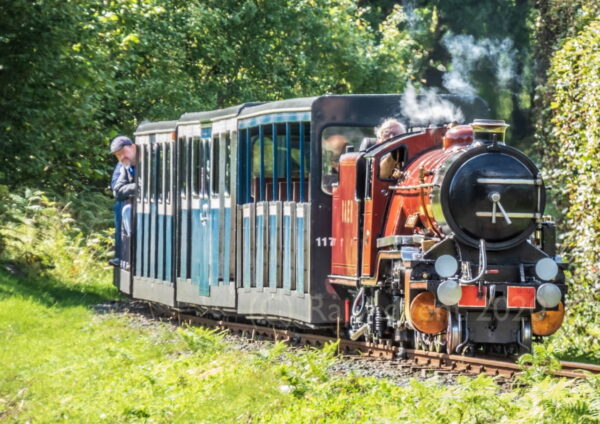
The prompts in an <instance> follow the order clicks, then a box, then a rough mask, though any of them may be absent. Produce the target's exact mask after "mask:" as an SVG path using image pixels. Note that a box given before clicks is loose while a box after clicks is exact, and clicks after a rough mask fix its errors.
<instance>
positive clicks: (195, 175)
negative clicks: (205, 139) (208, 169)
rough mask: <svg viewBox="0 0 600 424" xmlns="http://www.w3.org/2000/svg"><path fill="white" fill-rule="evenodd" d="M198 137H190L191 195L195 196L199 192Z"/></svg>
mask: <svg viewBox="0 0 600 424" xmlns="http://www.w3.org/2000/svg"><path fill="white" fill-rule="evenodd" d="M200 143H201V141H200V137H194V138H192V197H193V198H197V197H198V196H199V194H200V169H201V167H202V160H201V159H200Z"/></svg>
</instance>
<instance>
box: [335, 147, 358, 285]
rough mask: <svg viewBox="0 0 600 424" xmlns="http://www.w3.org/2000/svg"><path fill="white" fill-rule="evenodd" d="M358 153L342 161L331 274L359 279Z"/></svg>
mask: <svg viewBox="0 0 600 424" xmlns="http://www.w3.org/2000/svg"><path fill="white" fill-rule="evenodd" d="M359 158H360V154H359V153H349V154H346V155H344V156H342V158H341V159H340V175H339V185H338V187H337V188H335V189H334V190H333V204H332V217H333V219H332V237H333V240H335V242H334V243H333V246H332V248H331V273H332V274H334V275H346V276H349V277H358V234H359V227H358V222H359V219H358V218H359V213H360V201H359V200H358V199H356V183H357V181H356V178H357V175H356V161H357V160H358V159H359Z"/></svg>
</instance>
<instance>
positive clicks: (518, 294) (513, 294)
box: [506, 286, 535, 309]
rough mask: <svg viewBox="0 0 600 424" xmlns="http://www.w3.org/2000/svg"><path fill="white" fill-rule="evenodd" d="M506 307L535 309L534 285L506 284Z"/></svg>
mask: <svg viewBox="0 0 600 424" xmlns="http://www.w3.org/2000/svg"><path fill="white" fill-rule="evenodd" d="M506 298H507V300H506V307H507V308H529V309H535V287H519V286H508V288H507V295H506Z"/></svg>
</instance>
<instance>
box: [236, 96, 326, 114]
mask: <svg viewBox="0 0 600 424" xmlns="http://www.w3.org/2000/svg"><path fill="white" fill-rule="evenodd" d="M316 99H318V97H300V98H297V99H289V100H278V101H274V102H268V103H262V104H259V105H256V106H251V107H247V108H245V109H244V110H243V111H242V112H241V113H240V116H239V118H240V119H244V118H249V117H251V116H256V115H262V114H266V113H281V112H294V111H308V110H310V108H311V106H312V104H313V102H314V101H315V100H316Z"/></svg>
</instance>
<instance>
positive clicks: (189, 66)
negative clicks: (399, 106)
mask: <svg viewBox="0 0 600 424" xmlns="http://www.w3.org/2000/svg"><path fill="white" fill-rule="evenodd" d="M363 14H364V10H363V9H361V8H359V7H358V6H357V5H356V2H355V1H353V0H298V1H291V0H288V1H279V0H206V1H192V2H188V1H181V0H139V1H138V0H135V1H134V0H115V1H110V2H109V1H98V0H80V1H76V2H75V1H66V2H65V1H58V0H33V1H31V0H13V1H10V2H8V1H7V0H3V2H2V3H1V4H0V28H2V32H1V34H0V137H1V140H2V145H3V147H4V148H3V149H2V150H1V151H0V166H1V167H2V169H3V170H4V172H3V175H0V177H2V180H1V181H0V183H5V184H9V185H13V186H14V185H22V184H25V185H31V186H36V187H44V188H51V189H53V190H55V191H69V190H72V189H74V188H82V187H85V186H86V185H89V184H92V185H96V186H98V185H102V184H105V181H106V178H107V174H108V169H107V167H108V158H109V157H108V155H107V152H106V150H107V149H106V146H107V142H108V140H109V139H110V138H111V137H113V136H115V135H116V134H118V133H122V132H125V133H131V131H132V130H133V129H134V128H135V126H136V125H137V124H138V123H139V122H140V121H141V120H144V119H149V120H159V119H174V118H177V117H178V116H179V115H180V114H181V113H183V112H184V111H193V110H203V109H214V108H219V107H226V106H230V105H232V104H235V103H240V102H246V101H256V100H275V99H281V98H288V97H297V96H310V95H318V94H324V93H358V92H361V93H370V92H395V91H400V90H402V89H403V88H404V86H405V84H406V81H407V79H408V78H410V77H411V76H413V75H415V74H418V73H419V69H418V68H419V66H421V64H422V57H424V47H426V46H422V45H421V44H420V42H419V40H418V39H414V38H413V37H412V36H410V35H409V32H408V28H407V24H406V15H403V13H402V9H401V8H396V9H395V10H394V12H393V13H392V14H391V15H390V17H389V18H388V19H387V20H386V21H385V22H384V23H382V25H381V27H380V28H379V29H377V30H373V29H372V28H371V26H370V25H368V23H367V21H366V20H365V18H364V16H363Z"/></svg>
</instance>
